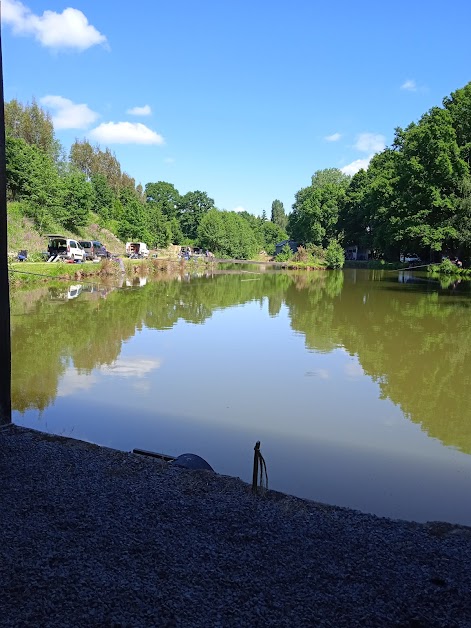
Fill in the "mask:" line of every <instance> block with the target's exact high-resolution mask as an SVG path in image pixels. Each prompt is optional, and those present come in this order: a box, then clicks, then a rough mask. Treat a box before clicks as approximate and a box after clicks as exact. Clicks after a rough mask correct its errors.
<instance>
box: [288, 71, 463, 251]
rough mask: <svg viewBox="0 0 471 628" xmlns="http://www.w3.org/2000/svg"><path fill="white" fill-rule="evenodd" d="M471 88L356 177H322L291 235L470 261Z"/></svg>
mask: <svg viewBox="0 0 471 628" xmlns="http://www.w3.org/2000/svg"><path fill="white" fill-rule="evenodd" d="M470 158H471V83H468V84H467V85H466V86H465V87H463V88H462V89H458V90H456V91H455V92H453V93H452V94H451V95H450V96H448V97H446V98H444V100H443V103H442V106H441V107H433V108H432V109H430V111H428V112H426V113H425V114H424V115H423V116H422V117H421V118H420V119H419V121H418V122H412V123H411V124H409V125H408V126H407V127H406V128H404V129H403V128H401V127H397V128H396V129H395V132H394V140H393V143H392V145H391V146H390V147H387V148H385V149H384V150H383V151H382V152H380V153H378V154H376V155H375V156H374V157H373V158H372V160H371V161H370V163H369V165H368V168H367V169H366V170H365V169H362V170H360V171H359V172H358V173H356V174H355V175H354V176H353V177H348V176H346V175H344V174H343V173H342V172H340V171H339V170H337V169H335V168H332V169H327V170H322V171H318V172H316V173H315V174H314V175H313V177H312V181H311V185H310V186H309V187H306V188H303V189H302V190H300V191H299V192H297V194H296V198H295V203H294V205H293V212H292V213H291V214H290V215H289V219H288V233H289V234H290V236H291V237H292V238H293V239H295V240H297V241H299V242H304V243H307V242H309V243H312V244H316V245H323V246H325V245H326V244H327V243H328V241H329V240H332V239H337V240H338V241H340V242H341V243H342V244H343V246H348V245H358V246H360V247H363V248H365V249H369V250H370V251H371V253H372V255H375V256H377V257H384V258H385V259H390V260H395V261H397V260H398V259H399V255H400V253H401V252H407V251H414V252H417V253H420V254H421V256H422V259H424V260H430V261H434V260H437V259H439V258H440V254H443V253H445V254H457V255H459V256H460V257H462V258H463V259H466V260H468V261H469V260H470V257H471V176H470Z"/></svg>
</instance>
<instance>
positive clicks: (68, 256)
mask: <svg viewBox="0 0 471 628" xmlns="http://www.w3.org/2000/svg"><path fill="white" fill-rule="evenodd" d="M46 237H47V238H48V239H49V244H48V245H47V261H48V262H59V261H61V260H70V261H74V262H84V261H85V258H86V253H85V251H84V250H83V248H82V247H81V246H80V244H79V243H78V242H77V240H73V239H71V238H67V237H66V236H62V235H48V236H46Z"/></svg>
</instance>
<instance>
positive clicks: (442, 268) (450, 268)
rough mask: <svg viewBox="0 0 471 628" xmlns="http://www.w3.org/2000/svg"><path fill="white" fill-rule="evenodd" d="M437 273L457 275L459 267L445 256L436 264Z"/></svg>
mask: <svg viewBox="0 0 471 628" xmlns="http://www.w3.org/2000/svg"><path fill="white" fill-rule="evenodd" d="M438 273H439V274H440V275H458V274H459V269H458V268H457V266H456V264H453V262H452V261H451V260H450V259H448V258H446V259H444V260H442V262H441V264H440V265H439V266H438Z"/></svg>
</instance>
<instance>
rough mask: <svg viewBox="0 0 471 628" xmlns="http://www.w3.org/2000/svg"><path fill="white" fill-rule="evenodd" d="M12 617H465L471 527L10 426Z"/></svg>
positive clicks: (308, 620) (234, 622)
mask: <svg viewBox="0 0 471 628" xmlns="http://www.w3.org/2000/svg"><path fill="white" fill-rule="evenodd" d="M0 460H1V467H0V468H1V482H0V492H1V496H2V504H3V508H2V509H1V511H0V517H1V526H2V530H3V532H4V540H3V543H2V545H1V549H0V554H1V560H0V570H1V574H2V583H3V586H2V588H1V589H0V601H1V604H2V608H3V617H2V625H5V626H18V625H27V626H29V625H31V626H32V625H47V626H64V625H65V626H68V625H89V626H117V625H126V626H346V627H347V626H348V627H351V626H414V627H420V626H423V627H425V626H427V627H434V626H437V627H438V626H458V627H461V626H463V627H464V626H469V625H470V618H471V596H470V595H469V593H470V591H471V574H470V570H469V564H470V560H471V528H467V527H465V526H460V525H453V524H447V523H440V522H432V523H427V524H422V523H414V522H408V521H402V520H391V519H386V518H380V517H377V516H375V515H370V514H365V513H361V512H358V511H353V510H349V509H347V508H342V507H336V506H329V505H324V504H319V503H316V502H311V501H308V500H304V499H301V498H297V497H292V496H290V495H285V494H282V493H277V492H274V491H268V493H267V494H266V495H264V496H254V495H252V493H251V488H250V486H249V485H247V484H246V483H244V482H242V480H240V479H238V478H232V477H228V476H221V475H218V474H216V473H213V472H208V471H188V470H186V469H180V468H178V467H174V466H172V465H169V464H167V463H162V462H161V461H159V460H156V459H152V458H147V457H141V456H138V455H136V454H132V453H126V452H121V451H118V450H113V449H107V448H104V447H99V446H97V445H92V444H89V443H86V442H83V441H76V440H74V439H70V438H65V437H61V436H51V435H48V434H45V433H42V432H37V431H35V430H30V429H28V428H20V427H17V426H14V425H12V426H7V427H5V428H2V429H1V430H0Z"/></svg>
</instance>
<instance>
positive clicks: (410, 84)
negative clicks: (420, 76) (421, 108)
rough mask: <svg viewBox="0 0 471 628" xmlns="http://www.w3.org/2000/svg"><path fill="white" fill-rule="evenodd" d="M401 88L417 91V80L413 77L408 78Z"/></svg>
mask: <svg viewBox="0 0 471 628" xmlns="http://www.w3.org/2000/svg"><path fill="white" fill-rule="evenodd" d="M401 89H405V90H406V91H408V92H416V91H417V85H416V82H415V81H414V80H412V79H407V81H404V83H403V84H402V85H401Z"/></svg>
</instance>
